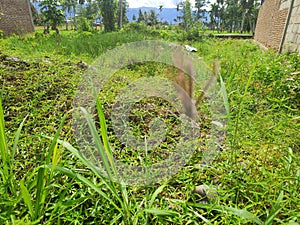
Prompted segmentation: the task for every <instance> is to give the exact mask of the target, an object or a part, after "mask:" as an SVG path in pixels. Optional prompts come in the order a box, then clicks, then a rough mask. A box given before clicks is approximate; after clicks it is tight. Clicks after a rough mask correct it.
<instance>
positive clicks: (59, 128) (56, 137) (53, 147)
mask: <svg viewBox="0 0 300 225" xmlns="http://www.w3.org/2000/svg"><path fill="white" fill-rule="evenodd" d="M67 116H68V113H67V114H65V115H64V117H63V118H62V120H61V122H60V125H59V127H58V130H57V131H56V133H55V135H54V137H53V138H52V142H51V145H50V148H49V152H48V154H47V156H46V165H49V164H50V159H51V156H53V151H54V149H55V147H56V145H57V140H58V138H59V135H60V133H61V130H62V127H63V125H64V124H65V121H66V119H67Z"/></svg>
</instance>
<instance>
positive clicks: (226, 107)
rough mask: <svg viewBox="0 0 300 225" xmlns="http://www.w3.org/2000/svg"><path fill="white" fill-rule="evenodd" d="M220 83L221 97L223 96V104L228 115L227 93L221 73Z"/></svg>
mask: <svg viewBox="0 0 300 225" xmlns="http://www.w3.org/2000/svg"><path fill="white" fill-rule="evenodd" d="M220 83H221V94H222V97H223V102H224V105H225V110H226V114H227V116H228V115H229V113H230V107H229V101H228V95H227V91H226V87H225V83H224V81H223V78H222V76H221V75H220Z"/></svg>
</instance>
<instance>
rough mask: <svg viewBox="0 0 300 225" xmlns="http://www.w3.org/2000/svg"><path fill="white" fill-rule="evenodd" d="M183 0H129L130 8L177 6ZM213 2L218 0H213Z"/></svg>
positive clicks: (193, 2) (192, 0)
mask: <svg viewBox="0 0 300 225" xmlns="http://www.w3.org/2000/svg"><path fill="white" fill-rule="evenodd" d="M180 1H181V0H127V2H128V3H129V7H130V8H139V7H157V8H158V7H159V6H160V5H163V7H164V8H176V5H177V4H178V3H179V2H180ZM211 2H212V3H214V2H216V0H211ZM191 3H192V5H194V4H195V1H194V0H191Z"/></svg>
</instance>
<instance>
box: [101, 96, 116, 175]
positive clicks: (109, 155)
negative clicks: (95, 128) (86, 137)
mask: <svg viewBox="0 0 300 225" xmlns="http://www.w3.org/2000/svg"><path fill="white" fill-rule="evenodd" d="M96 106H97V112H98V117H99V120H100V127H101V137H102V141H103V145H104V149H105V152H106V155H107V158H108V160H109V163H110V166H111V168H112V169H113V172H114V175H116V174H117V173H116V168H115V164H114V161H113V154H112V151H111V148H110V145H109V141H108V136H107V126H106V119H105V115H104V112H103V110H102V105H101V103H100V100H99V98H97V101H96Z"/></svg>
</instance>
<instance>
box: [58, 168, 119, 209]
mask: <svg viewBox="0 0 300 225" xmlns="http://www.w3.org/2000/svg"><path fill="white" fill-rule="evenodd" d="M56 170H58V171H60V172H62V173H64V174H66V175H67V176H69V177H71V178H74V179H76V180H78V181H80V182H82V183H84V184H85V185H87V186H89V187H90V188H92V189H93V190H95V191H96V192H97V193H98V194H99V195H100V196H102V197H103V198H105V199H106V200H108V201H109V202H110V203H111V204H112V205H113V206H114V207H115V208H116V209H117V210H118V211H119V212H120V213H122V214H123V211H122V210H121V208H120V207H118V206H117V205H116V204H115V201H114V199H113V198H111V197H110V196H108V195H107V194H106V193H104V192H103V191H102V190H101V189H100V188H98V187H97V186H96V185H95V184H93V183H92V182H91V181H90V180H88V179H86V178H85V177H83V176H81V175H80V174H78V173H74V172H72V171H71V170H69V169H66V168H63V167H60V166H57V167H56Z"/></svg>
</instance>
